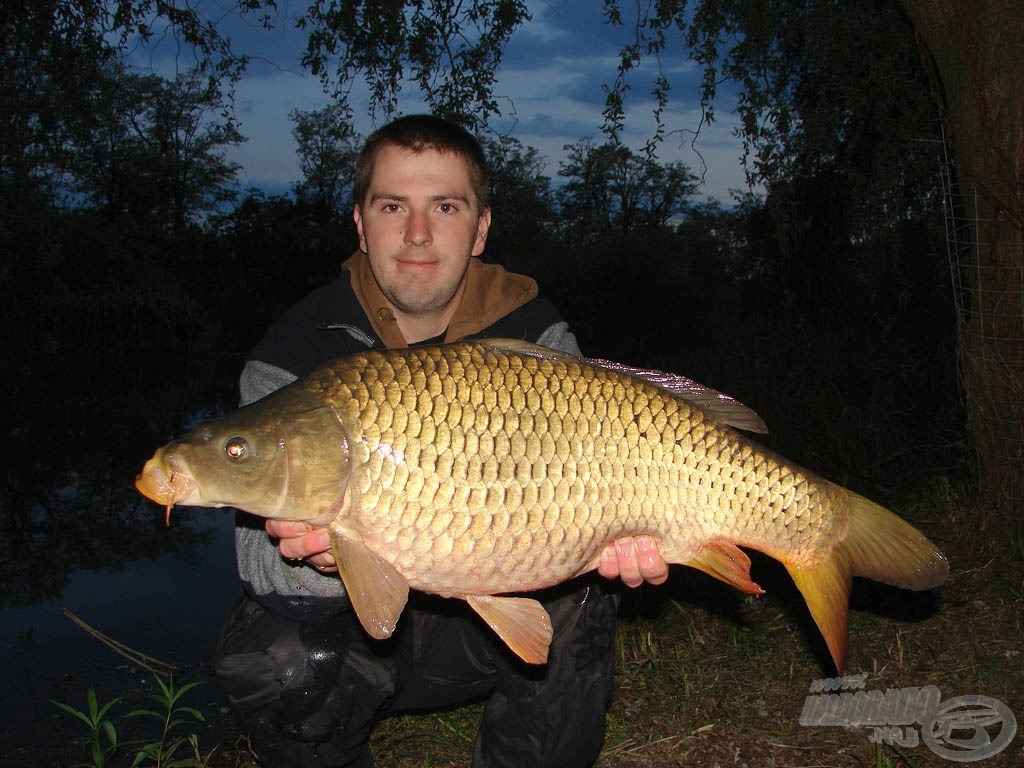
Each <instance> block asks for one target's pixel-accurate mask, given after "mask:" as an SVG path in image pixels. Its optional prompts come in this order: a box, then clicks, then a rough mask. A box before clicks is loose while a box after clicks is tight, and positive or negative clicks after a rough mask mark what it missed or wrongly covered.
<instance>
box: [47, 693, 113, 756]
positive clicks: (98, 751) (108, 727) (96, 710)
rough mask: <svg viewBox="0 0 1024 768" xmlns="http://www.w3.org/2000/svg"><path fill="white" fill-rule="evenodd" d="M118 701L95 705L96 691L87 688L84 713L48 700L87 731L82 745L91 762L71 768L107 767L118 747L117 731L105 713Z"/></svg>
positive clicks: (67, 705)
mask: <svg viewBox="0 0 1024 768" xmlns="http://www.w3.org/2000/svg"><path fill="white" fill-rule="evenodd" d="M120 700H121V698H120V697H117V698H115V699H111V700H110V701H108V702H107V703H106V704H104V705H103V706H102V707H101V706H99V705H98V704H97V701H96V690H95V689H94V688H92V687H90V688H89V692H88V693H87V694H86V711H84V712H83V711H82V710H79V709H75V708H74V707H72V706H71V705H70V704H65V703H63V702H60V701H54V700H53V699H50V702H51V703H52V704H54V705H55V706H57V707H59V708H60V709H61V710H63V711H64V712H66V713H68V714H69V715H71V716H72V717H76V718H78V719H79V720H81V721H82V723H84V724H85V727H86V728H87V729H88V732H87V733H86V734H85V736H83V737H82V744H83V747H85V748H86V751H87V752H88V753H89V757H91V758H92V762H91V763H77V764H75V765H74V766H72V768H80V766H92V767H93V768H104V766H105V765H107V759H108V758H109V757H111V756H112V755H113V753H114V752H115V751H116V750H117V748H118V746H119V742H118V740H117V729H116V728H115V727H114V724H113V722H111V721H110V720H108V719H107V712H109V711H110V708H111V707H113V706H114V705H115V704H117V702H119V701H120ZM104 741H106V746H104V743H103V742H104Z"/></svg>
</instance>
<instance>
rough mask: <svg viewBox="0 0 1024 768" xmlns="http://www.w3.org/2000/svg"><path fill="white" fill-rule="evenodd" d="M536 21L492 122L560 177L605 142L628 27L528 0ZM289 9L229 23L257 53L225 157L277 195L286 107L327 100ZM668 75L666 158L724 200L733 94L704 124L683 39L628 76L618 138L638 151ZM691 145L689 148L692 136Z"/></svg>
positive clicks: (241, 89)
mask: <svg viewBox="0 0 1024 768" xmlns="http://www.w3.org/2000/svg"><path fill="white" fill-rule="evenodd" d="M530 10H531V13H532V16H533V19H532V21H530V22H528V23H527V24H525V25H524V26H523V27H521V28H520V29H519V30H517V31H516V33H515V34H514V35H513V37H512V39H511V41H510V43H509V45H508V47H507V49H506V51H505V54H504V56H503V59H502V66H501V69H500V71H499V73H498V76H497V82H496V85H495V88H494V93H495V95H496V97H497V98H498V103H499V107H500V109H501V111H502V115H501V117H499V118H496V119H495V120H494V121H493V125H492V129H493V130H494V131H495V132H497V133H500V134H508V135H511V136H513V137H515V138H516V139H518V140H519V141H521V142H522V143H523V144H524V145H526V146H530V147H534V148H536V149H537V150H538V152H540V154H541V155H542V156H543V157H545V158H546V159H547V168H546V172H547V173H548V175H550V176H551V177H552V178H557V172H558V163H559V161H560V160H561V159H562V158H563V156H564V152H563V147H564V145H566V144H572V143H575V142H576V141H579V140H580V139H582V138H586V137H591V138H593V139H594V140H595V141H602V140H603V136H602V134H601V126H602V123H603V122H604V118H603V115H602V110H603V109H604V91H603V89H602V86H603V85H607V84H611V83H612V82H614V79H615V75H616V67H617V65H618V61H619V53H618V52H619V49H620V48H621V46H622V45H623V43H625V42H627V41H628V39H629V38H628V36H629V34H631V33H630V31H629V29H628V28H626V27H612V26H610V25H609V24H607V23H605V22H604V19H603V16H602V14H601V12H600V10H599V6H598V4H596V3H570V2H562V3H556V2H551V1H550V0H549V1H548V2H532V3H530ZM294 16H295V11H294V10H292V11H289V10H288V7H287V6H285V10H284V11H282V12H281V14H280V18H278V19H277V20H276V26H275V28H274V29H273V30H271V31H267V30H263V29H261V28H258V27H256V26H254V25H253V23H252V21H251V20H239V19H234V20H233V21H232V24H233V26H232V27H231V28H230V32H231V35H232V40H233V42H234V43H235V44H236V48H237V49H238V50H244V51H245V52H246V53H248V54H249V55H250V56H251V57H252V63H251V64H250V66H249V68H248V71H247V72H246V74H245V76H244V77H243V79H242V81H241V82H240V83H239V84H238V87H237V92H236V102H235V103H236V110H237V116H238V118H239V119H240V121H241V124H242V125H241V130H242V133H243V134H244V135H246V136H248V137H249V140H248V141H247V142H246V143H245V144H243V145H242V146H240V147H238V148H237V149H235V150H232V152H231V153H230V159H232V160H234V161H235V162H238V163H240V164H241V165H242V166H243V168H244V171H243V174H242V179H241V181H242V184H243V186H257V187H261V188H264V189H266V190H284V189H287V188H288V187H289V186H290V184H291V183H292V182H295V181H297V180H298V178H299V171H298V162H297V159H296V156H295V141H294V139H293V138H292V136H291V127H292V126H291V122H290V121H289V119H288V113H289V112H290V111H291V110H293V109H303V110H311V109H319V108H322V107H323V106H325V105H327V104H328V103H329V101H330V99H329V97H328V96H327V95H326V94H325V93H324V91H323V89H322V87H321V83H320V81H319V79H318V78H315V77H313V76H311V75H310V74H308V73H306V72H304V71H303V70H302V68H301V65H300V64H299V61H300V57H301V52H302V48H303V46H304V44H305V37H304V33H303V32H301V31H298V30H295V29H294ZM659 71H660V72H662V73H664V74H665V75H667V76H668V77H669V79H670V81H671V91H670V104H669V107H668V109H667V110H666V112H665V115H664V121H665V124H666V126H667V129H668V130H670V131H672V133H670V134H669V135H668V136H667V138H666V140H665V141H664V142H663V143H662V145H661V147H660V148H659V159H660V160H662V161H663V162H668V161H674V160H682V161H683V162H685V163H686V164H687V165H688V166H690V168H691V169H693V170H694V172H696V173H702V172H704V173H705V183H704V186H703V188H702V190H701V194H702V195H706V196H712V197H716V198H718V199H720V200H723V201H727V200H728V199H729V189H730V188H740V187H744V186H745V180H744V177H743V171H742V168H741V166H740V160H739V158H740V144H739V141H738V140H737V139H736V138H735V137H734V136H733V135H732V131H733V129H734V127H735V125H736V120H735V118H734V116H733V115H732V113H731V107H732V104H731V103H727V102H728V101H729V95H728V94H725V100H723V101H720V102H719V103H718V104H717V108H716V118H717V121H716V122H715V123H713V124H712V125H710V126H708V125H703V124H702V123H703V112H702V110H701V108H700V104H699V101H698V93H697V86H698V85H699V73H698V72H697V71H696V69H695V68H694V66H693V64H692V63H691V62H690V61H689V59H688V58H687V56H686V52H685V50H684V49H683V48H682V46H681V43H676V44H674V46H673V47H672V48H671V49H669V50H667V51H666V53H665V55H663V56H662V59H661V61H660V70H659V63H658V62H655V61H653V60H649V59H646V60H644V61H642V62H641V63H640V65H639V66H638V67H637V68H636V69H634V70H633V71H632V72H630V75H629V84H630V90H629V92H628V94H627V100H626V121H625V131H624V133H623V135H622V139H623V141H625V143H626V144H627V145H628V146H630V147H632V148H634V149H640V148H641V147H642V146H643V145H644V143H645V142H646V141H647V139H648V138H649V137H650V136H651V135H652V134H653V132H654V130H655V122H654V118H653V114H652V110H653V107H654V100H653V97H652V96H651V95H650V91H651V89H652V87H653V84H654V80H655V77H656V76H657V74H658V72H659ZM352 103H355V104H359V103H362V104H366V103H368V99H366V89H365V86H364V85H363V84H362V83H358V84H357V85H356V86H355V87H354V90H353V93H352ZM423 108H424V106H423V103H422V101H420V100H419V99H418V97H417V96H416V94H415V93H412V92H411V91H410V92H408V93H405V94H403V96H402V99H401V101H400V104H399V110H400V112H402V113H409V112H414V111H421V110H422V109H423ZM355 127H356V130H357V131H359V132H360V133H361V134H363V135H366V134H367V133H369V132H370V131H371V130H372V129H373V128H374V127H375V126H374V125H373V124H372V121H371V120H370V118H369V115H368V114H366V111H365V109H364V110H363V111H362V112H359V111H358V110H357V120H356V126H355ZM695 137H696V138H697V141H696V150H695V149H694V147H693V146H692V143H693V140H694V138H695Z"/></svg>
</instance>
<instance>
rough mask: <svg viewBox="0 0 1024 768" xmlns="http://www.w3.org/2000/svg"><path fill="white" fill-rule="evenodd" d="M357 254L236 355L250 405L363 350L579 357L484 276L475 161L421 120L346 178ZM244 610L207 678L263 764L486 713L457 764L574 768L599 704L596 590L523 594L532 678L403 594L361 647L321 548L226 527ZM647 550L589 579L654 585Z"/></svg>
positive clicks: (307, 539) (469, 623) (608, 657)
mask: <svg viewBox="0 0 1024 768" xmlns="http://www.w3.org/2000/svg"><path fill="white" fill-rule="evenodd" d="M355 201H356V203H355V207H354V211H353V217H354V219H355V223H356V230H357V232H358V235H359V252H357V253H356V254H355V255H354V256H352V257H351V258H350V259H349V260H348V261H346V262H345V263H344V264H343V265H342V268H343V273H342V275H341V277H339V278H338V279H337V280H335V281H334V282H332V283H330V284H328V285H326V286H323V287H322V288H320V289H318V290H316V291H314V292H313V293H311V294H310V295H309V296H307V297H306V298H305V299H303V300H302V301H301V302H300V303H299V304H297V305H296V306H295V307H293V308H292V309H291V310H289V311H288V312H287V313H286V314H285V315H284V316H283V317H282V318H281V320H279V321H278V322H277V323H276V324H275V325H274V326H273V327H271V329H270V330H269V331H268V333H267V335H266V336H265V337H264V338H263V340H262V341H260V343H259V344H258V345H257V346H256V348H255V349H254V350H253V352H252V353H251V355H250V357H249V360H248V362H247V363H246V366H245V369H244V370H243V372H242V378H241V393H242V401H243V403H248V402H252V401H253V400H256V399H258V398H260V397H263V396H264V395H266V394H268V393H270V392H271V391H273V390H275V389H277V388H279V387H281V386H284V385H285V384H288V383H290V382H291V381H293V380H294V379H295V378H296V377H298V376H301V375H303V374H305V373H307V372H309V371H310V370H312V369H314V368H316V367H318V366H319V365H321V364H323V363H325V362H327V361H328V360H331V359H333V358H336V357H341V356H343V355H346V354H349V353H352V352H356V351H359V350H362V349H365V348H367V347H405V346H408V345H411V344H419V343H429V342H441V341H456V340H459V339H463V338H470V337H484V336H490V337H515V338H526V339H529V340H531V341H535V342H537V343H539V344H543V345H546V346H550V347H553V348H557V349H560V350H563V351H566V352H571V353H573V354H579V349H578V347H577V344H576V339H575V337H574V336H573V334H572V333H571V332H570V331H569V327H568V324H567V323H566V322H565V321H564V319H563V318H562V317H561V315H559V313H558V312H557V310H555V308H554V307H553V306H552V305H551V304H550V303H548V302H547V301H545V300H543V299H540V298H538V297H537V285H536V283H535V282H534V281H533V280H532V279H530V278H527V277H524V276H522V275H515V274H511V273H508V272H506V271H505V270H504V269H502V268H500V267H498V266H495V265H484V264H482V263H480V262H479V260H477V259H476V258H475V257H476V256H479V255H480V254H481V253H482V252H483V250H484V245H485V243H486V240H487V232H488V228H489V226H490V222H491V211H490V207H489V205H488V177H487V167H486V162H485V160H484V156H483V152H482V150H481V148H480V146H479V144H478V143H477V141H476V140H475V139H474V138H473V137H472V136H470V135H469V134H468V133H466V132H465V131H463V130H462V129H461V128H458V127H456V126H454V125H452V124H450V123H448V122H445V121H443V120H441V119H439V118H435V117H431V116H426V115H418V116H411V117H405V118H400V119H398V120H396V121H394V122H393V123H390V124H389V125H387V126H385V127H384V128H381V129H380V130H379V131H377V132H376V133H375V134H374V135H372V136H371V137H370V138H369V140H368V141H367V143H366V145H365V147H364V148H363V151H362V153H361V154H360V156H359V159H358V160H357V162H356V174H355ZM236 542H237V550H238V565H239V573H240V576H241V580H242V586H243V595H242V597H241V598H240V599H239V601H238V603H237V604H236V605H235V607H234V608H233V609H232V611H231V613H230V615H229V616H228V619H227V621H226V623H225V627H224V631H223V635H222V638H221V643H220V647H219V649H218V662H217V674H218V678H219V680H220V682H221V685H222V687H223V688H224V690H225V692H226V693H227V696H228V699H229V701H230V703H231V706H232V708H233V709H234V711H235V713H236V714H237V715H238V716H239V718H240V719H241V720H242V722H243V723H244V724H245V725H246V727H247V728H248V729H249V732H250V738H251V742H252V745H253V749H254V750H255V751H256V753H257V755H258V756H259V758H260V760H261V762H262V763H263V765H264V766H267V767H268V768H269V767H270V766H348V765H354V766H369V765H371V764H372V762H371V758H370V753H369V748H368V745H367V741H368V737H369V732H370V728H371V726H372V725H373V723H374V722H375V721H377V720H379V719H380V718H381V717H383V716H385V715H387V714H389V713H395V712H400V711H412V710H425V709H436V708H440V707H444V706H447V705H451V704H454V703H457V702H461V701H465V700H469V699H473V698H479V697H483V696H486V697H487V704H486V706H485V711H484V716H483V721H482V723H481V727H480V732H479V734H478V737H477V741H476V746H475V751H474V763H473V764H474V766H477V767H478V768H484V766H488V767H489V766H531V768H533V767H534V766H559V767H563V766H585V765H589V764H590V763H592V762H593V761H594V759H595V758H596V756H597V754H598V751H599V750H600V748H601V743H602V741H603V734H604V715H605V710H606V708H607V705H608V700H609V697H610V695H611V687H612V675H613V662H614V658H613V647H614V642H613V640H614V631H615V619H616V615H615V614H616V605H617V601H616V598H615V595H614V590H611V589H609V588H608V584H607V582H601V581H600V579H593V578H589V579H588V578H584V579H581V580H578V581H574V582H571V583H569V584H566V585H562V586H560V587H558V588H554V589H552V590H547V591H545V592H542V593H538V595H537V596H538V598H539V599H541V601H542V602H543V603H544V605H545V607H546V608H547V610H548V612H549V613H550V614H551V618H552V624H553V626H554V632H555V634H554V639H553V642H552V646H551V652H550V656H549V660H548V663H547V664H545V665H542V666H531V665H528V664H525V663H523V662H521V661H520V660H519V659H517V658H515V657H514V656H513V655H511V654H510V653H509V652H508V650H507V649H506V648H505V647H504V645H503V644H502V643H501V641H500V640H498V639H497V637H495V636H494V634H493V633H492V632H491V631H490V629H489V628H488V627H486V626H485V625H484V624H483V623H482V622H481V621H480V620H479V619H478V618H477V617H476V616H475V615H473V614H472V612H471V611H470V610H469V609H468V607H467V606H466V605H465V604H464V603H463V602H462V601H454V600H442V599H440V598H434V597H431V596H429V595H421V594H414V595H413V596H411V598H410V602H409V605H408V606H407V607H406V609H405V611H404V612H403V614H402V617H401V619H400V621H399V622H398V627H397V629H396V631H395V633H394V636H393V637H391V638H389V639H388V640H386V641H376V640H373V639H371V638H369V637H368V636H367V635H366V634H365V633H364V632H363V630H362V628H361V626H360V625H359V623H358V620H357V619H356V617H355V615H354V613H353V612H352V611H351V610H350V606H349V603H348V601H347V598H346V597H345V591H344V587H343V585H342V583H341V581H340V579H339V578H338V576H337V568H336V564H335V562H334V558H333V556H332V555H331V553H330V549H329V541H328V537H327V532H326V530H325V529H323V528H311V527H310V526H308V525H306V524H304V523H287V522H280V521H269V522H267V523H266V528H265V530H264V528H262V527H261V526H260V525H259V524H258V523H254V522H252V521H250V520H248V519H240V522H239V527H238V529H237V536H236ZM667 571H668V568H667V566H666V564H665V562H664V561H663V560H662V559H661V556H660V555H659V554H658V551H657V548H656V546H655V545H654V542H653V541H651V540H650V539H645V538H642V537H638V538H637V540H636V541H635V542H634V541H633V540H632V539H624V540H622V541H620V542H616V544H615V545H614V546H609V547H608V548H607V549H606V551H605V552H604V553H603V555H602V559H601V564H600V567H599V572H600V573H601V574H602V575H605V576H607V577H615V576H620V577H621V578H622V580H623V581H624V582H625V583H626V584H629V585H631V586H636V585H638V584H640V583H642V582H643V581H644V580H645V579H646V580H648V581H651V582H653V583H660V582H662V581H664V580H665V578H666V576H667Z"/></svg>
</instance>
